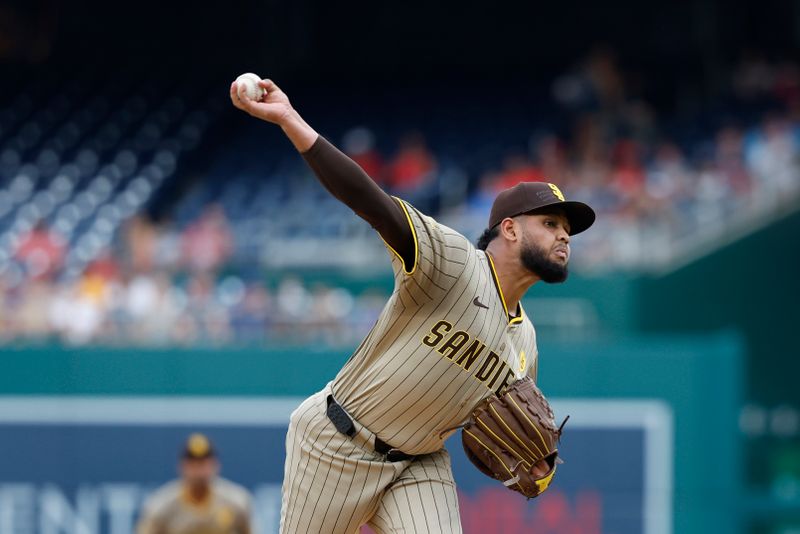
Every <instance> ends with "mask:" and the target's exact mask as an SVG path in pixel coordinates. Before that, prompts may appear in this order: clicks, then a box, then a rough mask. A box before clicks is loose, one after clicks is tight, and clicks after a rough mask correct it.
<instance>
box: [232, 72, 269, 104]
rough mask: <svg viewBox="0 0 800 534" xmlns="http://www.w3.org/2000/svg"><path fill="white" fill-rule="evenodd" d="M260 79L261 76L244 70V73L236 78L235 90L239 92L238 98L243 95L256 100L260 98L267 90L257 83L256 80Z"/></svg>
mask: <svg viewBox="0 0 800 534" xmlns="http://www.w3.org/2000/svg"><path fill="white" fill-rule="evenodd" d="M260 81H261V77H260V76H259V75H258V74H254V73H252V72H246V73H245V74H242V75H240V76H239V77H238V78H236V85H237V89H236V90H237V92H238V93H239V98H241V97H243V96H244V97H247V98H248V99H250V100H254V101H256V102H258V101H259V100H261V98H262V97H263V96H264V95H265V94H267V91H266V90H265V89H264V88H263V87H261V86H260V85H258V82H260Z"/></svg>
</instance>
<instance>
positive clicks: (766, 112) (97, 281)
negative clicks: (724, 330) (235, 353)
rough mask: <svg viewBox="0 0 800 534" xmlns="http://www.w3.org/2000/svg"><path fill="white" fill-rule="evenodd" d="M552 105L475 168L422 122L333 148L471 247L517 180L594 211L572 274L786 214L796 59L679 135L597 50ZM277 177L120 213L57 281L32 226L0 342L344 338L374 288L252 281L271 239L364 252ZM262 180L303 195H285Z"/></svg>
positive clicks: (793, 195) (367, 318)
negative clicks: (161, 213) (387, 139)
mask: <svg viewBox="0 0 800 534" xmlns="http://www.w3.org/2000/svg"><path fill="white" fill-rule="evenodd" d="M551 95H552V101H553V105H554V106H556V107H557V110H558V111H557V115H558V117H559V118H558V123H559V125H560V126H559V127H558V128H555V127H554V128H547V127H542V128H532V129H531V130H530V131H529V132H528V133H527V147H525V148H524V149H519V150H507V151H505V152H500V153H497V154H495V155H494V156H493V157H488V158H485V157H484V158H483V159H482V160H481V161H480V165H478V166H477V167H476V166H469V165H468V164H467V162H466V160H465V161H464V162H460V161H459V160H458V158H454V157H451V155H450V154H448V153H447V151H446V150H445V149H442V150H438V149H437V143H436V139H430V138H428V137H426V135H427V134H426V132H425V130H424V129H423V128H420V130H419V131H416V132H412V133H408V132H406V133H403V134H402V135H401V136H400V137H398V139H399V141H398V143H397V144H396V146H395V147H394V149H393V150H391V151H386V150H382V149H380V148H378V147H379V146H385V143H380V142H378V141H380V140H379V139H376V133H375V132H374V131H373V129H370V128H368V127H363V126H359V127H354V128H352V129H350V130H349V131H347V132H346V133H345V135H344V136H343V137H342V139H341V140H340V146H341V148H342V149H343V150H344V151H345V152H347V153H348V154H349V155H350V156H351V157H352V158H353V159H355V160H356V161H357V162H358V163H359V164H360V165H361V166H362V167H363V168H364V169H365V170H366V171H367V172H368V173H369V174H370V175H371V176H372V177H374V178H375V180H376V181H378V182H379V183H380V184H381V185H382V186H383V187H385V188H386V189H387V190H389V191H390V192H392V193H394V194H397V195H398V196H401V197H404V198H406V199H408V200H410V201H411V202H412V203H414V204H416V205H417V206H418V207H420V208H422V209H423V210H424V211H426V212H428V213H431V214H432V215H435V216H437V218H438V219H439V220H440V221H442V222H443V223H445V224H448V225H450V226H452V227H454V228H456V229H458V230H460V231H462V232H463V233H465V235H468V236H469V237H471V238H475V237H477V235H478V234H479V233H480V232H481V231H482V230H483V228H484V226H485V220H486V217H487V214H488V211H489V207H490V205H491V202H492V200H493V199H494V197H495V195H496V194H497V192H498V191H500V190H502V189H504V188H507V187H510V186H512V185H514V184H516V183H518V182H521V181H542V180H544V181H550V182H554V183H556V184H558V185H559V186H560V187H561V189H562V190H563V191H564V192H565V193H566V195H567V197H568V198H577V199H581V200H584V201H587V202H588V203H590V204H591V205H592V206H594V207H595V208H596V210H597V211H598V215H599V217H598V222H597V226H596V228H594V229H593V230H592V232H587V234H586V235H585V237H584V236H582V237H581V240H580V244H577V243H578V242H577V241H576V250H575V252H576V254H575V255H574V257H575V263H576V266H577V268H578V269H587V270H589V269H592V268H626V267H642V266H647V265H652V264H656V263H658V262H663V261H667V260H669V259H670V258H671V257H672V256H671V255H672V254H673V253H674V250H675V249H677V248H679V247H678V245H679V244H680V243H681V242H682V240H684V241H685V240H692V239H695V238H697V237H698V236H702V235H706V236H709V235H715V234H713V232H711V233H709V231H710V229H711V230H713V229H715V228H716V229H720V228H721V229H723V230H724V229H725V228H726V227H727V226H729V225H731V224H734V223H737V222H741V221H745V222H747V221H750V222H751V223H752V224H756V221H757V220H759V219H762V220H763V219H764V218H768V217H769V215H770V213H777V212H779V211H780V210H781V209H782V207H785V203H794V205H796V203H797V198H798V193H800V67H798V64H797V63H796V62H786V63H776V62H769V61H766V60H764V59H763V58H760V57H759V56H757V55H752V56H751V55H748V56H745V57H744V59H742V61H741V62H740V64H739V66H738V67H737V68H736V69H735V71H734V72H733V73H732V80H731V82H730V83H729V84H728V89H727V93H725V94H723V95H721V96H720V99H719V101H720V106H719V109H718V110H714V113H713V119H711V118H708V115H710V114H709V113H706V112H704V111H703V110H700V111H697V112H696V113H693V114H690V115H691V117H692V121H694V122H696V123H697V124H694V127H693V128H686V125H685V124H684V125H677V126H676V122H679V121H678V119H671V118H669V117H664V116H660V115H659V113H658V112H657V110H656V109H654V107H653V106H652V105H651V104H649V103H648V102H647V101H646V100H645V99H644V98H643V97H642V96H641V95H640V94H639V93H638V92H637V91H636V90H635V84H632V83H631V82H630V81H629V80H627V79H626V76H625V75H624V73H623V72H622V71H621V70H620V69H619V68H618V66H617V64H616V62H615V59H614V56H613V54H612V53H610V52H608V51H598V52H596V53H594V54H592V55H590V56H589V57H587V58H586V59H585V61H583V62H581V63H580V64H578V65H576V66H575V68H573V69H571V70H570V71H569V72H567V73H566V74H564V75H563V76H561V77H560V78H558V79H556V80H555V81H554V82H553V83H552V86H551ZM675 114H680V110H677V111H675ZM706 119H707V120H706ZM532 120H533V122H535V118H534V119H532ZM673 130H675V131H680V132H681V134H680V135H678V134H674V135H673V133H672V131H673ZM478 157H480V155H478ZM223 160H224V158H223ZM462 163H463V164H462ZM292 165H294V167H292V168H290V170H289V171H286V170H281V171H280V172H279V173H278V174H276V175H273V177H272V178H273V179H272V180H270V179H268V178H265V177H264V176H259V175H258V174H257V173H256V176H255V177H254V178H253V177H252V176H251V177H249V178H248V179H245V178H242V179H241V180H238V181H237V179H236V177H225V178H224V179H222V180H217V179H216V178H215V177H213V172H212V173H211V174H212V176H211V178H209V179H208V180H206V181H205V182H204V183H203V184H202V185H201V189H202V188H205V189H203V191H204V192H203V193H202V194H200V193H198V192H197V191H196V190H195V191H193V192H192V191H190V192H189V193H188V194H186V195H184V197H183V198H182V199H181V200H179V202H177V204H176V207H175V209H174V213H173V218H166V219H162V220H161V221H158V222H156V221H153V220H150V219H149V218H148V216H147V214H146V213H147V212H146V210H144V209H142V210H140V211H139V212H138V213H134V214H132V215H131V216H130V218H128V219H127V220H125V221H123V222H122V223H121V224H120V225H119V227H118V229H117V230H115V232H116V233H115V237H114V239H113V240H111V241H110V242H109V243H108V244H107V245H106V246H104V247H98V248H97V250H96V251H95V252H94V253H93V257H92V258H91V259H90V261H87V262H86V264H85V268H82V270H81V272H78V273H72V275H71V276H65V275H64V268H63V267H64V265H65V258H66V257H67V256H68V253H69V248H70V247H71V246H73V245H74V243H71V242H70V241H69V239H68V238H66V237H65V236H64V235H62V234H60V233H59V232H58V231H57V230H56V229H54V228H52V227H50V226H49V225H48V221H47V220H46V219H42V220H40V222H39V223H38V224H35V225H33V226H32V227H31V228H30V229H29V230H28V231H27V232H25V233H24V234H22V235H19V236H18V237H17V238H15V239H14V241H13V244H14V246H13V250H10V251H9V252H10V253H11V254H10V255H9V257H8V258H7V259H6V260H3V259H2V258H0V342H2V341H8V340H26V341H32V340H61V341H65V342H68V343H75V344H82V343H101V344H109V345H113V344H124V345H131V344H134V345H136V344H142V345H152V344H196V343H200V344H208V343H211V344H215V343H261V342H265V341H269V342H271V343H278V344H280V343H293V342H300V343H308V342H313V341H320V342H324V343H326V344H333V345H337V344H338V345H351V344H353V343H354V342H357V340H358V339H359V338H360V337H361V336H362V335H363V334H364V333H365V332H366V331H367V330H368V329H369V328H370V327H371V325H372V324H373V322H374V320H375V318H376V317H377V315H378V313H379V312H380V309H381V307H382V305H383V303H384V302H385V298H386V292H387V291H389V290H390V288H381V290H380V291H366V292H362V293H357V292H354V291H352V290H351V289H348V288H346V287H332V286H327V285H323V284H316V283H313V282H308V281H304V280H303V279H302V278H300V277H296V276H291V275H286V276H283V277H278V279H277V280H275V281H274V282H273V281H271V282H269V283H268V282H267V280H266V277H265V276H264V273H263V269H265V268H269V267H270V266H274V265H273V264H271V262H272V261H275V259H276V256H277V254H276V251H275V250H273V249H270V248H269V247H270V243H272V244H273V245H274V244H275V243H281V242H285V241H281V239H285V240H298V239H300V238H302V237H304V236H305V234H304V232H305V231H307V232H309V233H310V234H311V236H312V237H314V238H320V237H327V233H330V234H331V236H330V237H331V239H332V240H333V242H334V243H335V242H336V240H337V239H339V240H341V241H348V242H350V243H351V244H352V242H353V241H354V239H355V240H356V241H358V239H356V238H363V240H364V242H365V243H366V242H368V241H369V242H371V243H376V242H378V240H376V239H374V237H373V236H371V235H369V232H364V231H363V228H362V227H358V228H360V229H359V230H358V231H352V230H350V229H348V228H349V227H348V225H350V224H356V225H357V224H360V223H359V222H357V221H355V219H356V218H355V217H354V216H353V215H352V214H351V213H350V212H349V211H348V210H346V209H345V208H342V207H341V206H336V205H335V204H336V202H335V201H333V200H331V199H330V198H327V195H325V193H324V191H322V190H321V188H319V187H318V185H316V184H314V182H313V180H308V170H307V169H306V168H304V167H303V165H302V161H301V160H300V158H297V157H296V156H295V157H294V160H293V163H292ZM225 168H226V167H225V166H224V165H223V171H222V172H223V173H224V172H225ZM476 169H477V170H476ZM177 172H178V173H180V166H178V171H177ZM301 175H303V176H305V178H306V181H302V180H299V179H298V178H297V176H301ZM275 176H279V177H280V176H282V177H284V180H283V182H286V183H289V184H294V183H301V184H313V185H309V186H307V187H306V186H302V187H300V188H299V189H297V190H291V191H290V192H289V193H287V192H286V191H285V189H286V187H283V186H286V183H284V184H282V185H281V184H279V183H276V182H279V181H280V179H279V178H278V179H275V178H274V177H275ZM287 177H289V178H290V179H287ZM247 180H249V181H247ZM209 182H217V183H214V184H212V185H214V186H213V187H211V186H210V185H209ZM219 182H221V185H220V183H219ZM153 183H154V184H155V186H154V187H158V183H156V182H153ZM252 183H255V184H256V185H255V186H252V187H251V184H252ZM237 184H238V185H237ZM6 186H7V183H6V184H3V187H6ZM220 187H222V188H223V189H220ZM253 187H254V188H253ZM282 187H283V189H281V188H282ZM287 187H289V188H290V189H291V188H292V187H295V186H294V185H290V186H287ZM248 188H250V189H248ZM309 188H316V189H315V190H314V192H312V193H309V191H310V190H309ZM320 191H322V195H321V196H320V194H319V193H320ZM278 192H280V194H279V193H278ZM287 195H288V196H287ZM231 198H235V200H233V201H231V200H230V199H231ZM323 206H324V207H323ZM337 210H338V211H337ZM323 212H324V213H325V214H326V217H325V218H324V221H321V220H320V218H319V214H320V213H323ZM748 217H749V219H748ZM350 221H353V222H352V223H351V222H350ZM332 223H335V224H334V226H332V227H330V228H328V227H326V226H325V224H332ZM276 225H277V226H276ZM281 225H282V226H281ZM337 225H338V226H337ZM298 228H299V230H298ZM304 228H305V230H303V229H304ZM3 230H4V229H2V228H0V232H2V231H3ZM354 232H355V233H354ZM365 247H366V245H365ZM381 253H384V252H383V251H381ZM305 256H306V257H311V258H310V259H311V260H315V259H316V260H317V261H318V262H319V263H320V264H321V265H324V263H325V259H326V258H325V257H324V256H325V255H324V254H321V253H319V251H313V250H312V251H307V252H306V253H305ZM306 259H308V258H306ZM312 263H313V261H312ZM387 265H388V262H387ZM244 267H246V268H244ZM285 272H288V271H285Z"/></svg>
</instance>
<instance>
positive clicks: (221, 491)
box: [136, 478, 250, 534]
mask: <svg viewBox="0 0 800 534" xmlns="http://www.w3.org/2000/svg"><path fill="white" fill-rule="evenodd" d="M211 488H212V489H211V497H210V499H209V501H208V502H207V503H204V504H202V505H197V504H192V503H190V502H189V501H188V500H187V499H186V498H185V497H184V493H183V491H184V486H183V482H181V481H180V480H177V481H174V482H170V483H169V484H166V485H165V486H163V487H162V488H160V489H158V491H156V493H155V494H153V496H152V497H150V499H148V501H147V502H146V503H145V507H144V511H143V513H142V519H141V520H140V522H139V526H138V528H137V531H136V532H137V534H200V533H202V534H250V496H249V494H248V493H247V490H245V489H244V488H243V487H241V486H239V485H238V484H234V483H233V482H230V481H228V480H225V479H219V478H218V479H216V480H215V481H214V482H213V483H212V486H211Z"/></svg>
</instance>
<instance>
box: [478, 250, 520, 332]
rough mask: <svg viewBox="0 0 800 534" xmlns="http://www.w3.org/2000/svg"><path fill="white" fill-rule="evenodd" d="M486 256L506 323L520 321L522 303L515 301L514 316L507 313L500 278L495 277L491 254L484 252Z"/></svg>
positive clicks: (517, 322) (495, 272)
mask: <svg viewBox="0 0 800 534" xmlns="http://www.w3.org/2000/svg"><path fill="white" fill-rule="evenodd" d="M486 257H487V258H489V269H490V270H491V271H492V280H494V287H496V288H497V294H498V295H500V302H502V303H503V312H504V313H505V314H506V320H507V321H508V324H510V325H512V324H519V323H521V322H522V317H523V315H522V314H523V311H522V304H521V303H519V302H517V310H516V312H517V313H516V316H512V315H510V314H509V313H508V305H506V298H505V296H504V295H503V288H502V287H500V279H499V278H498V277H497V271H496V270H495V268H494V260H493V259H492V255H491V254H489V253H488V252H487V253H486Z"/></svg>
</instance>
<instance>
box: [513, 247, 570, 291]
mask: <svg viewBox="0 0 800 534" xmlns="http://www.w3.org/2000/svg"><path fill="white" fill-rule="evenodd" d="M563 246H564V245H563V244H556V245H554V246H553V248H551V249H545V248H544V247H539V246H538V245H536V244H535V243H533V242H532V241H531V240H529V239H528V238H527V237H524V238H523V241H522V247H521V249H520V253H519V256H520V261H522V265H524V266H525V268H526V269H528V270H529V271H530V272H532V273H533V274H535V275H536V276H538V277H539V278H540V279H542V280H543V281H544V282H547V283H548V284H558V283H561V282H563V281H565V280H566V279H567V276H568V275H569V269H568V267H567V266H568V264H569V252H566V251H564V249H563ZM559 247H561V248H559ZM557 258H558V259H557Z"/></svg>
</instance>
